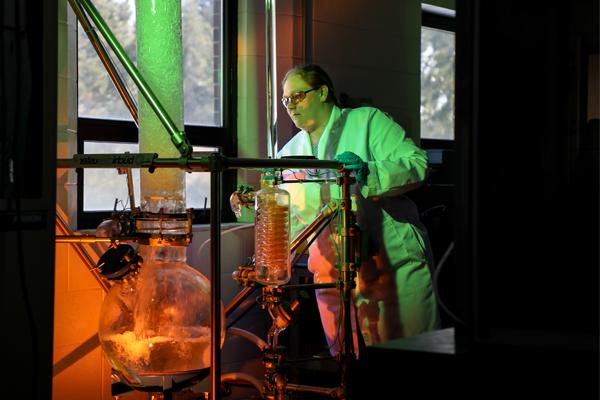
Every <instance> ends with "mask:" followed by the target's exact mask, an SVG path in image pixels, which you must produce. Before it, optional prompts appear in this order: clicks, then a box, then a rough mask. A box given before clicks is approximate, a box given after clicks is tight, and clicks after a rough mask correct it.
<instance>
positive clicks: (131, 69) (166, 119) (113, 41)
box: [77, 0, 192, 156]
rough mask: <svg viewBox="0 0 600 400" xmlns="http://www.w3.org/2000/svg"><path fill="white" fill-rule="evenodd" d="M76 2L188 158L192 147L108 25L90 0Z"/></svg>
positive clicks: (182, 153)
mask: <svg viewBox="0 0 600 400" xmlns="http://www.w3.org/2000/svg"><path fill="white" fill-rule="evenodd" d="M77 1H79V4H80V6H81V7H83V9H84V10H85V12H86V13H87V14H88V15H89V17H90V18H91V20H92V22H93V23H94V24H95V25H96V28H98V30H99V31H100V33H101V34H102V37H104V40H105V41H106V42H107V43H108V45H109V46H110V47H111V49H112V50H113V52H114V53H115V55H116V56H117V58H118V59H119V61H120V62H121V64H122V65H123V67H124V68H125V70H126V71H127V73H128V74H129V76H130V77H131V79H133V82H134V83H135V84H136V86H137V87H138V89H139V90H140V93H141V94H142V95H143V96H144V98H145V99H146V100H147V101H148V104H149V105H150V107H152V110H153V111H154V113H155V114H156V116H157V117H158V119H159V120H160V122H161V123H162V124H163V126H164V127H165V129H166V130H167V132H168V133H169V135H170V136H171V141H172V142H173V144H174V145H175V147H176V148H177V150H179V153H180V154H181V155H182V156H189V155H190V154H191V153H192V145H191V144H190V143H189V141H188V140H187V137H186V136H185V133H184V132H181V131H179V130H178V129H177V126H176V125H175V123H174V122H173V120H172V119H171V117H170V116H169V114H168V113H167V112H166V110H165V109H164V107H163V106H162V104H161V103H160V101H159V100H158V98H157V97H156V95H155V94H154V92H153V91H152V89H150V86H148V83H147V82H146V81H145V80H144V78H143V77H142V75H141V74H140V72H139V71H138V69H137V68H136V66H135V65H134V64H133V62H132V61H131V59H130V58H129V56H128V55H127V52H126V51H125V49H123V47H122V46H121V44H120V43H119V41H118V40H117V38H116V37H115V35H114V34H113V33H112V31H111V30H110V28H109V27H108V25H107V24H106V22H105V21H104V19H103V18H102V16H101V15H100V13H99V12H98V10H97V9H96V7H95V6H94V5H93V4H92V2H91V1H90V0H77Z"/></svg>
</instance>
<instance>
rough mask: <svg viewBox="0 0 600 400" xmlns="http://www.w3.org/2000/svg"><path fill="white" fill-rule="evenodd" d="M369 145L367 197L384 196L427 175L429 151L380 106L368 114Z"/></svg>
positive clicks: (362, 192)
mask: <svg viewBox="0 0 600 400" xmlns="http://www.w3.org/2000/svg"><path fill="white" fill-rule="evenodd" d="M368 146H369V157H368V160H367V162H368V166H369V175H368V177H367V184H366V185H363V187H362V188H361V194H362V195H363V196H364V197H373V196H382V195H385V194H386V193H389V192H390V191H395V190H398V189H401V188H403V187H407V186H411V185H414V184H417V183H419V182H422V181H423V180H424V179H425V177H426V172H427V153H426V152H425V151H424V150H422V149H420V148H419V147H418V146H417V145H415V143H414V142H413V141H412V139H410V138H408V137H406V133H405V132H404V129H402V127H401V126H400V125H398V124H397V123H396V122H395V121H394V120H393V119H392V118H390V117H389V116H387V115H386V114H384V113H383V112H381V111H379V110H376V111H374V112H373V114H371V116H370V118H369V124H368Z"/></svg>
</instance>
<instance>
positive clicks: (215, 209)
mask: <svg viewBox="0 0 600 400" xmlns="http://www.w3.org/2000/svg"><path fill="white" fill-rule="evenodd" d="M221 161H222V156H221V155H220V154H213V155H212V156H210V306H211V319H210V323H211V325H210V330H211V336H210V346H211V353H210V354H211V370H210V391H211V396H210V398H211V399H212V400H220V399H221V346H220V345H221V339H220V337H221V235H220V233H221V191H222V187H221V183H222V182H221V180H222V176H223V166H222V163H221Z"/></svg>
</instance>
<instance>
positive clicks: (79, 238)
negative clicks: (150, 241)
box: [56, 235, 137, 243]
mask: <svg viewBox="0 0 600 400" xmlns="http://www.w3.org/2000/svg"><path fill="white" fill-rule="evenodd" d="M136 239H137V238H135V237H119V238H118V239H115V238H111V237H105V236H93V235H56V243H112V242H117V241H118V242H133V241H135V240H136Z"/></svg>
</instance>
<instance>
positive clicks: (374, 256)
mask: <svg viewBox="0 0 600 400" xmlns="http://www.w3.org/2000/svg"><path fill="white" fill-rule="evenodd" d="M344 151H351V152H353V153H356V154H357V155H358V156H360V158H362V160H363V161H366V162H367V163H368V166H369V175H368V181H367V185H359V184H357V185H354V187H353V199H354V200H355V201H356V209H357V221H358V225H359V227H360V230H361V233H362V234H363V235H366V236H367V238H368V243H369V248H370V251H369V254H368V256H365V255H363V257H362V261H363V262H362V264H361V266H360V269H359V273H358V279H357V290H356V291H355V296H354V304H355V306H356V308H357V310H358V325H359V328H360V331H361V333H362V335H363V337H364V339H365V342H366V344H367V345H369V344H375V343H379V342H385V341H387V340H390V339H394V338H398V337H403V336H411V335H415V334H418V333H421V332H424V331H428V330H432V329H436V328H439V325H440V323H439V316H438V311H437V303H436V299H435V294H434V290H433V286H432V281H431V275H430V269H429V266H431V265H432V258H431V256H430V254H431V252H430V251H429V249H428V247H429V246H428V239H427V235H426V233H425V229H424V227H423V226H422V225H421V223H420V222H419V218H418V212H417V208H416V206H415V205H414V203H413V202H412V201H411V200H410V199H408V198H407V197H405V196H403V195H394V196H392V195H391V194H390V191H391V190H397V189H398V188H401V187H406V185H410V184H415V183H418V182H421V181H422V180H424V178H425V175H426V170H427V155H426V153H425V152H424V151H423V150H421V149H420V148H418V147H417V146H416V145H415V144H414V143H413V141H412V140H411V139H410V138H407V137H406V135H405V132H404V130H403V129H402V127H400V125H398V124H397V123H396V122H394V121H393V120H392V119H391V118H390V117H389V116H388V115H386V114H385V113H383V112H381V111H380V110H378V109H376V108H372V107H361V108H357V109H340V108H338V107H336V106H334V108H333V110H332V113H331V116H330V118H329V121H328V123H327V126H326V128H325V130H324V132H323V134H322V136H321V138H320V140H319V146H318V154H313V149H312V145H311V142H310V137H309V134H308V133H307V132H306V131H300V132H298V133H297V134H296V135H295V136H294V137H293V138H292V139H291V140H290V141H289V142H288V143H287V144H286V145H285V146H284V147H283V148H282V149H281V151H280V152H279V153H278V156H279V157H283V156H292V155H315V156H317V158H319V159H325V160H333V159H334V158H335V156H336V155H338V154H340V153H342V152H344ZM309 172H310V171H309ZM312 172H313V174H312V175H314V171H312ZM323 172H324V171H320V173H323ZM294 173H295V174H296V176H297V177H303V178H305V177H306V176H305V175H306V174H303V173H302V172H299V171H294ZM284 188H285V189H286V190H288V191H289V192H290V194H291V203H292V205H291V216H292V235H295V234H296V233H298V232H299V231H300V229H302V227H303V226H304V225H305V224H307V223H309V222H310V221H311V220H312V219H313V218H314V217H315V216H316V215H317V213H318V211H319V210H320V209H321V206H322V204H324V203H325V202H327V201H329V199H330V198H336V197H339V188H338V187H337V186H335V185H319V184H317V183H294V184H286V185H284ZM386 194H388V196H386ZM333 232H335V227H333V226H330V229H325V230H324V231H323V232H322V233H321V234H320V235H319V237H318V238H317V240H316V241H315V242H314V243H313V245H312V246H311V247H310V249H309V260H308V267H309V270H310V271H311V272H313V274H314V281H315V282H316V283H323V282H333V281H335V280H337V278H338V271H337V269H336V267H335V265H336V260H337V246H336V242H335V235H333V234H332V233H333ZM317 302H318V306H319V312H320V315H321V321H322V324H323V329H324V331H325V336H326V338H327V341H328V344H329V346H330V350H331V353H332V354H336V353H337V352H338V351H339V349H340V338H339V335H338V332H339V328H340V324H339V322H340V321H341V319H340V318H341V302H340V298H339V293H338V291H337V289H320V290H317ZM354 328H355V327H354ZM355 329H356V328H355ZM354 340H355V349H356V348H357V347H356V337H355V338H354Z"/></svg>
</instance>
